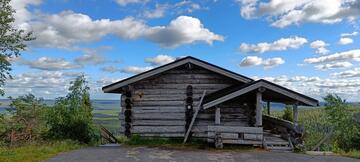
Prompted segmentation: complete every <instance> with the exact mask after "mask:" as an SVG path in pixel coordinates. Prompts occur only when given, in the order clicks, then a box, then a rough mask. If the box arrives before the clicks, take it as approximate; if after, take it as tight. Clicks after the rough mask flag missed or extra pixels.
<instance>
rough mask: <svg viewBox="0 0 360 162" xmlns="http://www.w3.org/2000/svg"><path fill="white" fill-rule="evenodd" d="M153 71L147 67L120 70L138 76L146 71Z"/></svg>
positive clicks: (129, 67) (131, 67)
mask: <svg viewBox="0 0 360 162" xmlns="http://www.w3.org/2000/svg"><path fill="white" fill-rule="evenodd" d="M151 69H153V67H150V66H147V67H138V66H128V67H125V68H122V69H120V71H121V72H123V73H130V74H138V73H142V72H145V71H148V70H151Z"/></svg>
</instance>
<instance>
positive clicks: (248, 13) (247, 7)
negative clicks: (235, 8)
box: [237, 0, 257, 19]
mask: <svg viewBox="0 0 360 162" xmlns="http://www.w3.org/2000/svg"><path fill="white" fill-rule="evenodd" d="M237 2H238V3H239V4H240V6H241V8H240V15H241V16H242V17H243V18H245V19H251V18H253V17H254V16H255V14H256V13H255V12H256V4H257V0H237Z"/></svg>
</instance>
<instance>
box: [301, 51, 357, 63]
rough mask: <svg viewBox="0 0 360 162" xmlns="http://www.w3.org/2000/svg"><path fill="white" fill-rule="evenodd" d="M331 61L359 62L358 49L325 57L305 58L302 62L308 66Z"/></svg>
mask: <svg viewBox="0 0 360 162" xmlns="http://www.w3.org/2000/svg"><path fill="white" fill-rule="evenodd" d="M333 61H360V49H355V50H350V51H345V52H340V53H334V54H331V55H327V56H321V57H314V58H307V59H305V60H304V62H305V63H308V64H319V63H327V62H333Z"/></svg>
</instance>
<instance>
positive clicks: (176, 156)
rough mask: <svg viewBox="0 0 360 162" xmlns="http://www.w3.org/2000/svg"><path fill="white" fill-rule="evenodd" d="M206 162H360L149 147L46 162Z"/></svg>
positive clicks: (94, 150) (93, 151) (88, 151)
mask: <svg viewBox="0 0 360 162" xmlns="http://www.w3.org/2000/svg"><path fill="white" fill-rule="evenodd" d="M73 161H76V162H116V161H119V162H130V161H146V162H161V161H169V162H190V161H194V162H202V161H224V162H225V161H226V162H233V161H242V162H262V161H274V162H359V161H360V160H359V159H352V158H347V157H339V156H311V155H305V154H297V153H282V152H267V151H228V150H220V151H213V150H211V151H208V150H179V149H168V148H158V147H155V148H148V147H127V146H113V147H90V148H84V149H80V150H75V151H72V152H68V153H63V154H60V155H58V156H56V157H53V158H51V159H48V160H46V162H73Z"/></svg>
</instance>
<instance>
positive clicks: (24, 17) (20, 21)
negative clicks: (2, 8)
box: [10, 0, 42, 26]
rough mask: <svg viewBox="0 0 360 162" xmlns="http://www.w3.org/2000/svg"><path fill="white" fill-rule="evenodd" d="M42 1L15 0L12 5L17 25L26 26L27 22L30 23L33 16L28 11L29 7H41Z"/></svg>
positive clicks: (11, 2)
mask: <svg viewBox="0 0 360 162" xmlns="http://www.w3.org/2000/svg"><path fill="white" fill-rule="evenodd" d="M41 2H42V0H13V1H10V5H11V6H12V8H13V9H14V10H16V12H15V13H14V18H15V25H18V26H24V25H25V26H26V25H27V24H24V23H25V22H27V21H29V20H30V19H31V17H32V14H31V13H30V12H29V11H28V10H27V7H28V6H36V5H40V4H41Z"/></svg>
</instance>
